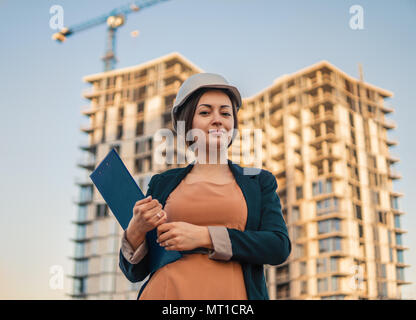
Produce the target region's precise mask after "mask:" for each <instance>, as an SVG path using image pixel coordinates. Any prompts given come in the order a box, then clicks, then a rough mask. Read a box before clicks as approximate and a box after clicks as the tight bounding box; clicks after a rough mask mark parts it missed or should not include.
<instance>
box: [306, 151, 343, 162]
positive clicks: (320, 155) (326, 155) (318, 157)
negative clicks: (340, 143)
mask: <svg viewBox="0 0 416 320" xmlns="http://www.w3.org/2000/svg"><path fill="white" fill-rule="evenodd" d="M324 159H332V160H340V159H341V156H340V155H339V154H337V153H336V152H334V151H329V152H323V151H322V150H320V151H317V152H315V156H314V157H312V159H311V163H312V164H316V163H318V162H320V161H322V160H324Z"/></svg>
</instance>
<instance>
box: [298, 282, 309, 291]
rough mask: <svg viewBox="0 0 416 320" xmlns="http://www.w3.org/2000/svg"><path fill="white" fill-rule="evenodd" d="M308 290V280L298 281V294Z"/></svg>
mask: <svg viewBox="0 0 416 320" xmlns="http://www.w3.org/2000/svg"><path fill="white" fill-rule="evenodd" d="M307 292H308V282H307V281H305V280H304V281H301V282H300V294H306V293H307Z"/></svg>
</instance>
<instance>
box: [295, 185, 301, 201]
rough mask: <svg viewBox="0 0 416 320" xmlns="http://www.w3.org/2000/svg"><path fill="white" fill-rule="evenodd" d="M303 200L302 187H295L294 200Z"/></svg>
mask: <svg viewBox="0 0 416 320" xmlns="http://www.w3.org/2000/svg"><path fill="white" fill-rule="evenodd" d="M301 198H303V189H302V186H297V187H296V199H301Z"/></svg>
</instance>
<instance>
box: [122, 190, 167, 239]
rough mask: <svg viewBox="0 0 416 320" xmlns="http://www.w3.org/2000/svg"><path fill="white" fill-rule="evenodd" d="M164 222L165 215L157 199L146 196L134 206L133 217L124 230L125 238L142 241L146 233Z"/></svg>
mask: <svg viewBox="0 0 416 320" xmlns="http://www.w3.org/2000/svg"><path fill="white" fill-rule="evenodd" d="M166 221H167V215H166V212H165V211H164V210H163V209H162V205H161V204H160V203H159V201H158V200H157V199H152V196H148V197H147V198H144V199H142V200H139V201H137V202H136V204H135V205H134V207H133V217H132V219H131V220H130V222H129V225H128V227H127V230H126V232H127V238H128V239H129V238H130V239H132V240H133V239H138V240H139V239H140V240H144V238H145V236H146V233H147V232H149V231H150V230H153V229H154V228H156V227H158V226H159V225H161V224H162V223H165V222H166ZM133 242H137V241H133ZM139 242H142V241H139Z"/></svg>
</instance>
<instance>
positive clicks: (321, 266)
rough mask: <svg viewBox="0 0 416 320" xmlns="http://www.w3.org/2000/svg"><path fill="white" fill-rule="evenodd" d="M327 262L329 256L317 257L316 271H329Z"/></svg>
mask: <svg viewBox="0 0 416 320" xmlns="http://www.w3.org/2000/svg"><path fill="white" fill-rule="evenodd" d="M327 262H328V258H318V259H316V273H325V272H327V268H326V266H327Z"/></svg>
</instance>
